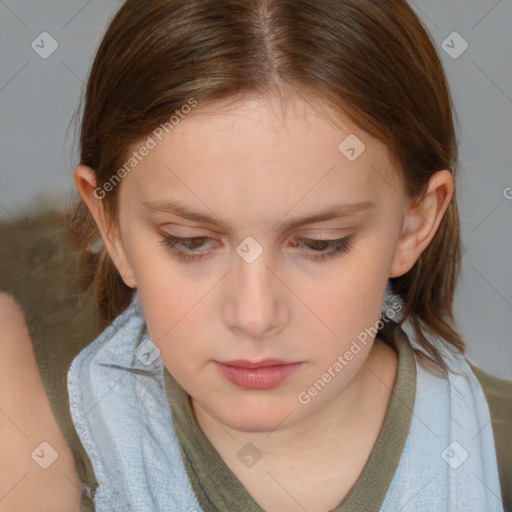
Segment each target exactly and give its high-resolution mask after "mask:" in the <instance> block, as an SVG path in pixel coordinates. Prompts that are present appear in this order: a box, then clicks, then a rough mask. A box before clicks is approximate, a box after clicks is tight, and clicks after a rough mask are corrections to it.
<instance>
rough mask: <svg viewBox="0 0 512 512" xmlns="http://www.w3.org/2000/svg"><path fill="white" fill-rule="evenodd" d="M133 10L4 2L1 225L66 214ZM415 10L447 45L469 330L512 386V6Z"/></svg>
mask: <svg viewBox="0 0 512 512" xmlns="http://www.w3.org/2000/svg"><path fill="white" fill-rule="evenodd" d="M121 3H122V2H121V1H119V0H118V1H114V0H88V1H84V0H81V1H78V0H71V1H70V0H66V1H63V0H54V1H44V2H42V1H41V2H34V1H33V0H31V1H29V0H0V41H1V44H0V119H1V122H0V155H1V158H0V162H1V164H0V218H16V217H17V216H22V215H23V214H25V213H27V211H29V210H30V209H32V208H34V207H35V206H36V205H38V204H41V203H44V204H46V203H47V202H51V203H52V204H54V205H58V204H59V202H62V206H63V207H65V206H66V204H67V201H68V199H69V195H70V192H71V191H72V190H74V185H73V180H72V171H73V169H74V167H75V165H76V163H77V162H78V157H77V153H76V150H73V147H72V142H73V126H71V127H70V129H69V130H67V128H68V124H69V122H70V120H71V116H72V114H73V112H74V110H75V108H76V106H77V102H78V99H79V97H80V95H81V94H82V90H83V87H84V85H83V84H84V81H85V79H86V77H87V73H88V71H89V68H90V65H91V64H92V60H93V57H94V52H95V49H96V48H97V45H98V44H99V42H100V40H101V37H102V36H103V33H104V30H105V28H106V25H107V23H108V21H109V19H110V18H111V16H112V15H113V13H114V12H115V11H116V10H117V9H118V8H119V7H120V5H121ZM410 3H411V5H412V7H413V8H414V10H415V11H416V12H417V13H418V14H419V16H420V17H421V18H422V19H423V20H424V22H425V23H426V25H427V27H428V29H429V30H430V32H431V34H432V36H433V38H434V40H435V42H436V45H437V48H438V51H439V54H440V56H441V58H442V61H443V64H444V67H445V70H446V73H447V75H448V80H449V82H450V86H451V90H452V94H453V97H454V101H455V107H456V111H457V115H458V118H459V126H458V138H459V141H460V160H461V166H462V175H461V177H460V179H459V181H458V195H459V196H458V197H459V203H460V210H461V220H462V239H463V243H464V246H465V254H464V258H463V270H462V275H461V280H460V282H459V287H458V291H457V297H456V305H455V311H456V320H457V325H458V328H459V330H460V332H461V334H462V335H463V337H464V338H465V340H466V342H467V345H468V356H469V358H470V359H471V360H472V361H474V362H475V363H476V364H478V365H479V366H481V367H482V368H484V369H485V370H487V371H490V372H492V373H494V374H496V375H499V376H502V377H507V378H512V337H511V334H510V333H511V331H512V293H511V290H512V270H511V267H512V265H511V262H512V257H511V256H512V244H511V239H512V237H511V235H512V172H511V163H512V31H511V30H510V27H511V26H512V1H511V0H499V1H497V0H416V1H414V2H413V1H411V2H410ZM42 32H48V33H49V34H51V36H52V37H53V38H54V39H55V40H56V41H57V42H58V48H57V50H56V51H55V52H54V53H53V54H52V55H50V56H49V57H48V58H46V59H43V58H41V57H40V56H39V55H38V54H37V53H36V51H34V50H33V49H32V47H31V44H32V42H33V41H34V40H36V38H38V36H39V35H40V34H41V33H42ZM453 32H457V33H459V34H460V36H462V38H464V40H466V41H467V43H468V44H469V47H468V48H467V50H466V51H465V52H464V53H462V54H461V55H460V56H458V57H457V58H452V57H451V56H450V55H448V53H447V52H446V51H445V50H444V48H445V47H449V46H451V47H452V48H451V49H449V48H447V49H448V50H449V51H451V52H452V53H453V52H457V53H458V52H460V50H461V49H462V48H463V47H462V46H461V44H462V40H460V39H458V37H457V36H455V38H454V37H453V36H452V33H453ZM37 40H38V41H40V39H37ZM444 41H445V42H444ZM443 42H444V43H443ZM46 48H48V45H46Z"/></svg>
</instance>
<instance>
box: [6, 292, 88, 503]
mask: <svg viewBox="0 0 512 512" xmlns="http://www.w3.org/2000/svg"><path fill="white" fill-rule="evenodd" d="M0 326H1V330H2V331H1V332H2V335H1V338H0V349H1V353H2V357H0V409H1V410H2V412H3V413H4V414H2V415H0V496H4V498H3V499H2V505H3V506H4V507H6V510H7V509H8V510H11V511H13V512H16V511H22V510H23V511H31V510H40V511H43V510H48V511H50V510H52V511H59V510H62V511H68V512H69V511H70V510H79V508H80V493H81V483H80V480H79V479H78V477H77V474H76V470H75V462H74V457H73V453H72V451H71V449H70V447H69V446H68V444H67V443H66V441H65V439H64V437H63V435H62V432H61V430H60V428H59V425H58V423H57V421H56V419H55V416H54V415H53V412H52V408H51V406H50V403H49V400H48V397H47V395H46V392H45V389H44V385H43V382H42V380H41V376H40V374H39V370H38V367H37V363H36V360H35V356H34V351H33V346H32V341H31V339H30V335H29V331H28V328H27V325H26V322H25V315H24V312H23V310H22V308H21V306H20V305H19V304H18V303H17V302H16V300H15V299H14V298H13V297H12V296H11V295H8V294H6V293H2V292H0ZM35 497H37V501H36V499H35ZM36 503H37V504H36Z"/></svg>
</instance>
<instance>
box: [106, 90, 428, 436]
mask: <svg viewBox="0 0 512 512" xmlns="http://www.w3.org/2000/svg"><path fill="white" fill-rule="evenodd" d="M337 119H338V122H337V123H336V125H334V124H332V123H331V122H330V121H329V120H328V119H327V118H325V117H324V116H323V115H322V112H321V110H320V109H318V108H313V107H312V106H311V105H310V104H309V103H306V102H304V101H303V100H300V99H296V101H295V102H294V103H293V104H289V105H287V108H286V109H285V110H282V109H281V105H280V104H278V101H277V100H275V101H273V100H272V101H271V100H256V99H250V100H249V99H248V100H246V101H244V102H242V103H239V104H237V105H236V106H234V107H233V106H231V108H229V109H224V108H219V107H218V108H217V109H211V110H209V111H207V112H206V111H204V110H203V111H201V112H199V111H198V112H193V113H192V114H190V115H189V116H188V117H185V119H184V120H181V121H180V123H179V124H178V125H176V126H175V127H174V129H173V130H172V132H170V133H169V134H168V135H167V134H166V135H165V136H164V137H162V140H161V141H159V140H158V139H156V138H154V139H155V141H156V142H157V144H156V147H154V148H153V149H151V150H150V151H149V154H147V156H145V157H144V158H143V159H142V160H141V161H140V163H138V165H137V166H136V167H135V168H134V169H133V170H132V171H131V172H130V173H129V174H127V175H126V176H125V177H124V178H123V180H122V182H121V184H120V185H118V186H120V187H121V189H120V203H119V218H120V221H119V222H120V238H119V239H118V241H117V242H115V243H116V244H117V245H115V247H114V245H112V246H109V251H110V252H111V255H112V257H113V258H114V259H115V263H116V265H117V267H118V269H119V270H120V272H121V274H122V275H123V278H124V279H125V281H126V282H127V284H133V285H136V287H137V289H138V292H139V294H140V298H141V302H142V305H143V309H144V313H145V316H146V322H147V326H148V330H149V333H150V335H151V338H152V341H153V342H154V343H155V345H156V346H157V347H158V348H159V350H160V357H161V359H162V361H163V363H164V365H165V366H166V367H167V369H168V370H169V372H170V373H171V374H172V375H173V376H174V378H175V379H176V380H177V381H178V382H179V384H180V385H181V386H182V387H183V388H184V389H185V391H186V392H187V393H188V394H189V395H190V396H191V397H192V399H193V402H194V404H196V406H200V407H202V408H204V409H205V410H207V411H208V413H209V414H210V415H212V416H213V417H214V418H215V419H216V420H217V421H220V422H221V423H223V424H224V425H226V426H228V427H230V428H234V429H238V430H242V431H247V432H249V431H252V432H257V431H268V430H272V429H274V428H276V426H277V425H279V428H285V427H287V426H290V425H292V424H294V423H299V422H301V421H303V420H306V419H307V418H309V417H311V416H312V415H314V414H315V413H317V412H318V411H320V410H321V409H322V408H323V407H327V406H328V404H332V403H333V402H334V401H336V399H337V397H338V396H340V392H341V391H342V390H343V388H344V386H346V384H347V383H348V382H349V381H350V380H351V379H352V378H353V377H354V375H356V374H357V372H358V370H360V368H361V367H362V365H363V364H364V361H365V360H366V358H367V356H368V353H369V351H370V349H371V345H372V343H371V342H373V339H371V338H368V342H367V343H366V345H364V344H362V343H359V344H358V345H359V348H360V351H359V352H358V353H357V354H355V355H354V356H353V358H352V359H351V360H350V361H346V360H345V362H346V364H344V365H343V370H342V371H336V370H335V371H334V375H335V376H333V372H332V371H331V379H330V381H329V382H328V383H327V384H326V385H325V386H324V387H323V389H322V390H321V391H318V392H317V393H314V392H313V395H312V394H311V393H308V390H309V389H310V388H311V386H312V385H313V384H314V383H315V382H316V381H318V380H319V379H321V378H322V375H323V374H325V372H326V371H327V369H329V368H333V365H335V363H336V361H338V362H339V358H338V356H340V355H343V354H345V353H346V352H347V351H349V349H350V347H351V346H353V341H354V340H356V339H358V335H360V334H361V333H362V332H363V331H364V330H365V329H368V328H370V327H371V326H374V325H375V324H376V322H377V321H378V319H379V315H380V312H381V307H382V301H383V297H384V293H385V287H386V283H387V281H388V278H389V277H390V276H396V275H399V274H402V273H404V272H406V271H407V270H408V269H409V268H410V267H411V266H412V264H413V263H414V261H415V260H416V258H417V256H418V255H419V253H420V252H421V249H422V248H421V247H419V246H418V247H415V249H416V252H414V251H412V250H409V253H406V247H409V249H410V247H411V242H410V239H411V236H410V235H409V236H407V237H406V236H405V235H406V234H407V229H406V227H407V225H408V224H407V219H408V215H407V214H408V208H409V204H408V201H407V200H406V197H405V195H404V194H403V193H402V184H401V179H400V177H399V174H398V172H397V169H396V168H394V167H393V165H392V163H391V160H390V155H389V154H388V150H387V148H386V146H385V145H383V144H382V143H380V142H378V141H377V140H376V139H373V138H372V137H370V136H369V135H368V134H366V133H365V132H363V131H361V130H360V129H359V128H356V127H355V126H353V125H351V124H350V123H349V121H348V120H347V119H345V118H340V116H338V118H337ZM350 134H356V135H357V137H358V138H359V140H360V142H357V141H356V143H355V142H354V141H355V140H356V139H354V138H352V139H348V141H347V142H345V143H343V141H344V140H345V139H346V138H347V136H349V135H350ZM352 137H353V136H352ZM361 142H362V143H364V145H365V149H364V151H362V152H361V149H362V146H361V145H360V143H361ZM340 144H341V146H340ZM137 147H140V145H138V146H137V145H135V146H134V149H136V148H137ZM350 147H354V148H355V151H354V152H353V151H350ZM358 153H360V154H359V156H358ZM347 155H348V156H349V157H350V158H347ZM355 156H357V158H356V159H354V157H355ZM170 202H172V203H174V205H173V206H174V207H175V210H174V213H172V212H171V211H170V209H169V211H165V210H164V209H161V210H159V209H158V207H159V206H160V207H161V206H162V205H163V204H164V203H170ZM357 204H359V205H360V206H361V205H362V207H361V208H360V209H357V208H356V207H355V206H354V205H357ZM178 205H179V206H180V207H181V211H178V210H177V209H176V206H178ZM350 205H352V206H350ZM185 210H187V211H189V212H196V213H197V214H200V215H202V216H204V217H205V218H199V217H198V216H196V217H193V216H187V215H186V214H185ZM326 211H327V212H332V211H335V215H334V216H333V215H327V216H326V218H323V219H318V218H317V219H309V220H308V221H302V222H300V221H299V220H298V219H303V218H306V217H311V216H313V215H317V214H320V213H323V212H326ZM191 217H193V218H191ZM206 217H210V218H211V220H210V221H207V220H206ZM413 224H414V222H413ZM425 243H428V241H427V240H426V241H425ZM402 245H403V250H402V251H401V252H400V251H397V249H398V248H400V247H402ZM352 352H353V353H354V350H352ZM265 359H277V360H281V361H283V362H285V363H287V364H289V366H281V367H280V368H277V369H276V368H274V369H268V368H267V369H266V370H265V369H263V370H253V371H252V372H251V371H249V370H236V369H233V368H232V367H231V366H223V365H222V364H219V363H223V362H224V363H226V362H229V361H231V362H232V361H233V360H245V361H249V362H256V363H258V362H261V361H262V360H265ZM295 363H297V364H295ZM260 365H261V364H260ZM338 368H339V366H338ZM258 373H259V375H260V377H258ZM283 377H285V378H283ZM305 393H306V394H305ZM306 395H307V396H309V400H308V399H307V396H306ZM299 397H302V401H301V400H300V399H299ZM305 402H307V403H305ZM288 411H293V413H292V414H290V415H289V416H287V417H286V419H285V420H284V421H283V416H285V414H284V412H288Z"/></svg>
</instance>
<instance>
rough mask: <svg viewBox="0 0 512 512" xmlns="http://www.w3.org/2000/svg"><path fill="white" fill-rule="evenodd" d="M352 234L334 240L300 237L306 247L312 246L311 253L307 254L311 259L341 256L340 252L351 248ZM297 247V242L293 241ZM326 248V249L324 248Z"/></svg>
mask: <svg viewBox="0 0 512 512" xmlns="http://www.w3.org/2000/svg"><path fill="white" fill-rule="evenodd" d="M352 236H353V235H350V236H346V237H345V238H338V239H336V240H322V239H315V238H300V239H299V240H301V241H302V242H303V243H304V245H306V247H308V248H310V249H311V247H313V248H312V249H311V250H310V251H308V252H310V253H311V252H312V253H313V254H312V255H311V256H307V257H308V258H310V259H312V260H315V261H316V260H326V259H331V258H336V257H338V256H341V254H343V253H346V252H348V251H349V250H350V249H351V248H352ZM292 245H294V246H295V247H297V246H298V245H299V244H296V243H295V242H294V243H293V244H292ZM325 249H328V250H325Z"/></svg>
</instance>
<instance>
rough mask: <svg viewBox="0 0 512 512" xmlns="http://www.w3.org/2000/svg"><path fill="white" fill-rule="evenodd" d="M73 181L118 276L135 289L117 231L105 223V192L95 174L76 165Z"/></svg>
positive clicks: (131, 273) (82, 166) (83, 166)
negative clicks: (97, 181)
mask: <svg viewBox="0 0 512 512" xmlns="http://www.w3.org/2000/svg"><path fill="white" fill-rule="evenodd" d="M73 181H74V182H75V187H76V188H77V190H78V192H79V193H80V195H81V196H82V199H83V200H84V201H85V203H86V204H87V207H88V208H89V211H90V212H91V214H92V216H93V217H94V220H95V221H96V224H97V225H98V229H99V230H100V233H101V238H102V239H103V243H104V244H105V247H106V248H107V250H108V253H109V254H110V257H111V258H112V261H113V262H114V265H115V266H116V268H117V270H118V271H119V274H121V277H122V278H123V281H124V282H125V284H126V285H127V286H129V287H130V288H136V282H135V277H134V275H133V272H132V270H131V266H130V264H129V262H128V259H127V257H126V252H125V250H124V247H123V244H122V239H121V235H120V233H119V232H118V230H117V229H111V228H110V227H109V225H108V223H107V221H106V213H105V207H104V204H103V198H104V197H105V191H104V190H102V189H99V188H97V187H96V174H95V172H94V171H93V170H92V169H91V168H90V167H87V166H85V165H82V164H78V165H77V166H76V168H75V170H74V171H73Z"/></svg>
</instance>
